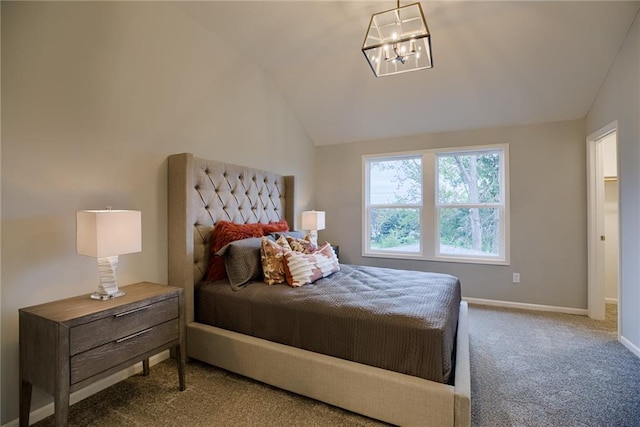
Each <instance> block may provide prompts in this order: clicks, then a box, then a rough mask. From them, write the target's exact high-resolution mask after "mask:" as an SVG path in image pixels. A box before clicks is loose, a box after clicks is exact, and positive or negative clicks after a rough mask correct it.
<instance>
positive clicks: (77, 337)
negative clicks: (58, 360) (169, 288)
mask: <svg viewBox="0 0 640 427" xmlns="http://www.w3.org/2000/svg"><path fill="white" fill-rule="evenodd" d="M179 310H180V304H179V301H178V298H170V299H167V300H164V301H160V302H157V303H155V304H149V305H145V306H142V307H137V308H133V309H129V310H128V309H127V308H126V307H123V309H122V311H120V312H118V313H116V314H114V315H112V316H109V317H105V318H103V319H98V320H95V321H93V322H90V323H86V324H84V325H79V326H76V327H73V328H71V330H70V331H69V340H70V343H69V345H70V348H69V351H70V354H71V355H72V356H73V355H75V354H78V353H82V352H83V351H87V350H90V349H92V348H95V347H98V346H101V345H103V344H106V343H109V342H111V341H115V340H117V339H119V338H122V337H126V336H129V335H131V334H134V333H136V332H139V331H142V330H145V329H147V328H150V327H152V326H155V325H158V324H160V323H164V322H166V321H168V320H171V319H177V318H178V315H179Z"/></svg>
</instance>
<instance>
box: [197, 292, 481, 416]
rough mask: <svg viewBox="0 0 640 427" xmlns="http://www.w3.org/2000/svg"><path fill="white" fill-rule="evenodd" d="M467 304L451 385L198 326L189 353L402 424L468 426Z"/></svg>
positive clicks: (239, 372) (462, 314)
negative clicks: (454, 376) (453, 381)
mask: <svg viewBox="0 0 640 427" xmlns="http://www.w3.org/2000/svg"><path fill="white" fill-rule="evenodd" d="M467 322H468V315H467V304H466V302H462V303H461V304H460V318H459V322H458V337H457V347H458V350H457V357H456V359H457V360H456V364H457V365H456V381H455V385H454V386H451V385H446V384H440V383H437V382H433V381H428V380H425V379H421V378H417V377H412V376H409V375H404V374H399V373H396V372H390V371H387V370H384V369H380V368H375V367H371V366H365V365H362V364H359V363H354V362H350V361H346V360H343V359H338V358H335V357H330V356H325V355H322V354H317V353H313V352H310V351H306V350H302V349H299V348H295V347H290V346H285V345H281V344H277V343H273V342H270V341H266V340H263V339H259V338H254V337H250V336H247V335H242V334H238V333H235V332H231V331H227V330H224V329H220V328H216V327H213V326H209V325H204V324H200V323H196V322H194V323H191V324H189V325H188V327H187V349H188V355H189V356H190V357H192V358H194V359H197V360H201V361H203V362H206V363H209V364H212V365H214V366H218V367H221V368H223V369H226V370H229V371H231V372H235V373H238V374H240V375H243V376H247V377H249V378H253V379H256V380H258V381H261V382H264V383H267V384H270V385H273V386H275V387H278V388H282V389H285V390H289V391H292V392H294V393H298V394H301V395H304V396H308V397H311V398H313V399H317V400H320V401H323V402H326V403H329V404H331V405H334V406H338V407H341V408H344V409H347V410H350V411H353V412H357V413H359V414H362V415H366V416H368V417H371V418H375V419H378V420H381V421H385V422H389V423H392V424H396V425H403V426H433V427H441V426H460V427H462V426H465V427H466V426H469V425H470V373H469V338H468V333H467V331H468V326H467Z"/></svg>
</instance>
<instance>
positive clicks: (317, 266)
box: [284, 243, 340, 288]
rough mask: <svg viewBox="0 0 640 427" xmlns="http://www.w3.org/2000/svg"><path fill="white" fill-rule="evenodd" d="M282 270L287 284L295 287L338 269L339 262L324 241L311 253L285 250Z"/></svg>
mask: <svg viewBox="0 0 640 427" xmlns="http://www.w3.org/2000/svg"><path fill="white" fill-rule="evenodd" d="M284 270H285V278H286V280H287V284H288V285H289V286H292V287H294V288H297V287H298V286H302V285H308V284H310V283H313V282H315V281H316V280H318V279H322V278H323V277H327V276H329V275H331V274H333V273H335V272H336V271H340V264H339V263H338V258H336V254H335V253H334V252H333V249H332V248H331V245H330V244H329V243H325V244H324V245H322V247H321V248H320V249H318V250H317V251H316V252H314V253H312V254H305V253H301V252H295V251H287V252H285V254H284Z"/></svg>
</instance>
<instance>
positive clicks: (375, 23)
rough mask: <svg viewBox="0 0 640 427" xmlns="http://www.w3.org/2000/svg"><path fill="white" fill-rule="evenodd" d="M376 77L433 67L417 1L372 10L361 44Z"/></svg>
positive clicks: (429, 42) (424, 26)
mask: <svg viewBox="0 0 640 427" xmlns="http://www.w3.org/2000/svg"><path fill="white" fill-rule="evenodd" d="M362 52H363V53H364V56H365V57H366V58H367V61H368V62H369V65H370V66H371V69H372V70H373V73H374V74H375V75H376V77H382V76H389V75H392V74H400V73H406V72H409V71H417V70H424V69H427V68H432V67H433V58H432V56H431V34H430V33H429V27H427V21H426V19H425V18H424V13H423V12H422V6H420V3H413V4H410V5H407V6H402V7H400V4H399V1H398V7H397V8H395V9H391V10H387V11H385V12H380V13H376V14H374V15H373V16H372V17H371V21H370V23H369V29H368V30H367V35H366V37H365V39H364V44H363V45H362Z"/></svg>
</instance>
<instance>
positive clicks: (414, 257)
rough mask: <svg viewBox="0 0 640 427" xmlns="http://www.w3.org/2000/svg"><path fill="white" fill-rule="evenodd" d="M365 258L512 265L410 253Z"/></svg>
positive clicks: (377, 253)
mask: <svg viewBox="0 0 640 427" xmlns="http://www.w3.org/2000/svg"><path fill="white" fill-rule="evenodd" d="M362 257H363V258H386V259H398V260H414V261H429V262H448V263H457V264H484V265H503V266H504V265H511V263H510V262H509V261H508V260H502V259H480V258H461V257H445V256H439V257H427V256H424V255H422V254H409V253H397V252H394V253H389V252H366V253H363V254H362Z"/></svg>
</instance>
